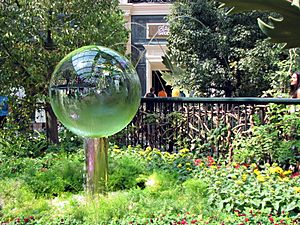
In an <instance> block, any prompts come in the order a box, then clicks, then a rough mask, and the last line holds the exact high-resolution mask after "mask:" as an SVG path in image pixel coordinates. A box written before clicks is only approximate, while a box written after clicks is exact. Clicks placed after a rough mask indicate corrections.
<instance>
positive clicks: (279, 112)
mask: <svg viewBox="0 0 300 225" xmlns="http://www.w3.org/2000/svg"><path fill="white" fill-rule="evenodd" d="M289 110H290V107H286V106H277V105H274V104H273V105H271V106H270V111H268V113H267V114H268V121H267V122H266V124H263V125H257V126H254V127H253V128H252V129H251V130H250V132H251V135H250V137H249V136H248V137H245V136H243V137H240V136H239V137H237V138H236V139H235V141H234V143H233V146H234V159H235V161H237V162H244V163H249V162H250V163H251V162H260V163H262V164H263V163H273V162H278V163H280V165H282V166H287V167H288V166H289V165H290V164H295V163H296V156H297V149H300V141H299V137H300V121H299V115H300V113H299V112H295V113H292V114H291V113H289ZM295 150H296V151H295Z"/></svg>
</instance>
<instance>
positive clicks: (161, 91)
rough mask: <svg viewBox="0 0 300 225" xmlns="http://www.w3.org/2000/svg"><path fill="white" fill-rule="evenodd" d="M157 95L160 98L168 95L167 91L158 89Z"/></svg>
mask: <svg viewBox="0 0 300 225" xmlns="http://www.w3.org/2000/svg"><path fill="white" fill-rule="evenodd" d="M158 97H161V98H165V97H168V95H167V92H165V90H160V91H159V92H158Z"/></svg>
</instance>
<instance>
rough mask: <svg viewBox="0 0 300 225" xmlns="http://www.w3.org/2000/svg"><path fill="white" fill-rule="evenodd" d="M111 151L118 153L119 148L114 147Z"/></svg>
mask: <svg viewBox="0 0 300 225" xmlns="http://www.w3.org/2000/svg"><path fill="white" fill-rule="evenodd" d="M113 152H115V153H120V152H121V150H120V149H116V148H114V149H113Z"/></svg>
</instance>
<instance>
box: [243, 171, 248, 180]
mask: <svg viewBox="0 0 300 225" xmlns="http://www.w3.org/2000/svg"><path fill="white" fill-rule="evenodd" d="M247 177H248V175H247V174H245V173H244V174H243V175H242V180H243V181H246V180H247Z"/></svg>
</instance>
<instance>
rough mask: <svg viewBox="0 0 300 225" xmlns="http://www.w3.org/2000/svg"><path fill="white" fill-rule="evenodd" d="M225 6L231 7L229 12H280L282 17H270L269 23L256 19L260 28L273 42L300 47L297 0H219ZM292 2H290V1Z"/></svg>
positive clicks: (290, 46) (299, 17) (289, 46)
mask: <svg viewBox="0 0 300 225" xmlns="http://www.w3.org/2000/svg"><path fill="white" fill-rule="evenodd" d="M220 2H223V3H224V5H223V6H226V7H233V8H231V10H230V11H229V12H230V13H240V12H243V11H250V10H261V11H274V12H277V13H280V14H281V15H282V18H274V17H270V22H271V24H266V23H264V22H263V21H262V20H261V19H258V24H259V27H260V28H261V30H262V31H263V32H264V33H265V34H266V35H268V36H269V37H271V41H272V42H275V43H286V44H287V45H286V47H287V48H295V47H300V39H299V36H300V32H299V29H297V28H298V23H297V21H299V19H300V12H299V10H300V7H299V0H293V1H287V0H255V1H252V0H251V1H249V0H220ZM291 2H292V3H291Z"/></svg>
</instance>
